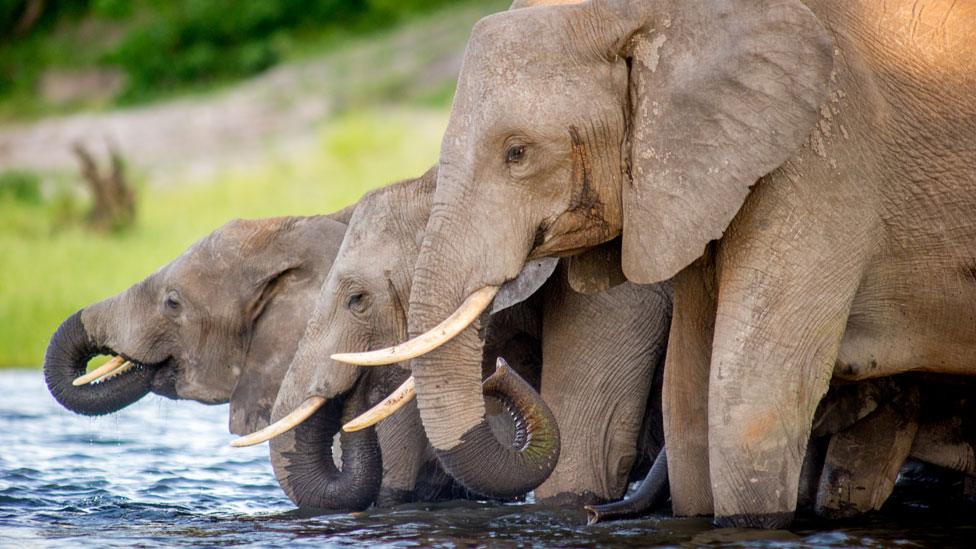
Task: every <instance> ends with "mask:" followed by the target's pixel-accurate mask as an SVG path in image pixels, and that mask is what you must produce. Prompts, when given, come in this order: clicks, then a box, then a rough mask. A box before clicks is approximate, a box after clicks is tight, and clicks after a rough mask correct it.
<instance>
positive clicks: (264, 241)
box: [44, 212, 347, 434]
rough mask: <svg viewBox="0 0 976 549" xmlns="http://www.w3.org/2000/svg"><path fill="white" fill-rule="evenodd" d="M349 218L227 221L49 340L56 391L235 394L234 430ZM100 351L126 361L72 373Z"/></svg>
mask: <svg viewBox="0 0 976 549" xmlns="http://www.w3.org/2000/svg"><path fill="white" fill-rule="evenodd" d="M345 219H347V212H339V214H336V215H334V216H332V217H327V216H319V217H279V218H271V219H260V220H253V221H245V220H236V221H232V222H230V223H228V224H226V225H224V226H223V227H221V228H220V229H218V230H217V231H215V232H214V233H212V234H210V235H209V236H207V237H205V238H204V239H202V240H200V241H199V242H197V243H196V244H194V245H193V246H192V247H191V248H190V249H188V250H187V251H186V252H184V253H183V254H182V255H181V256H180V257H178V258H177V259H176V260H174V261H173V262H171V263H169V264H167V265H165V266H164V267H162V268H161V269H159V270H158V271H156V272H155V273H153V274H151V275H150V276H148V277H147V278H146V279H145V280H143V281H141V282H139V283H138V284H136V285H134V286H132V287H130V288H129V289H127V290H125V291H123V292H122V293H120V294H118V295H116V296H113V297H111V298H108V299H106V300H104V301H101V302H98V303H95V304H92V305H89V306H88V307H85V308H84V309H82V310H81V311H78V312H77V313H75V314H73V315H72V316H70V317H69V318H68V319H67V320H65V321H64V323H63V324H62V325H61V326H60V327H59V328H58V330H57V331H56V332H55V334H54V336H53V337H52V338H51V342H50V344H49V346H48V349H47V353H46V356H45V359H44V376H45V379H46V381H47V385H48V388H49V389H50V391H51V394H52V395H53V396H54V398H55V399H56V400H57V401H58V402H59V403H61V404H62V405H63V406H64V407H65V408H68V409H69V410H71V411H73V412H77V413H79V414H85V415H101V414H108V413H112V412H115V411H117V410H119V409H121V408H123V407H125V406H127V405H129V404H131V403H133V402H135V401H137V400H139V399H140V398H142V397H143V396H145V395H146V394H147V393H149V392H150V391H151V392H155V393H157V394H160V395H163V396H166V397H169V398H179V399H191V400H196V401H198V402H202V403H205V404H220V403H226V402H230V430H231V432H234V433H238V434H242V433H246V432H251V431H253V430H254V429H256V428H260V427H262V426H264V425H266V424H267V422H268V419H269V416H270V411H271V405H272V403H273V402H274V399H275V397H276V395H277V391H278V384H279V382H280V380H281V378H282V377H283V376H284V373H285V370H286V368H287V366H288V364H289V363H290V361H291V357H292V355H293V354H294V351H295V348H296V347H297V346H298V341H299V339H300V337H301V333H302V330H303V329H304V326H305V322H306V320H307V319H308V317H309V316H310V314H311V303H312V301H313V296H314V295H315V294H316V293H317V291H318V289H319V287H320V286H321V283H322V280H324V278H325V275H326V273H327V272H328V270H329V268H330V267H331V265H332V259H333V258H334V257H335V253H336V251H337V250H338V248H339V244H340V243H341V241H342V237H343V235H344V233H345V228H346V225H345V223H344V222H343V221H344V220H345ZM95 355H116V356H118V357H121V358H124V360H126V361H128V362H129V363H130V365H127V366H124V367H122V368H120V369H118V370H117V371H116V372H114V374H109V375H108V376H107V377H106V378H105V379H103V380H100V381H94V382H92V383H83V384H79V385H76V384H74V383H73V381H74V380H75V379H76V378H78V377H79V376H81V375H82V374H84V373H85V370H86V366H87V362H88V360H89V359H91V358H92V357H93V356H95ZM118 362H119V363H121V359H120V360H119V361H118Z"/></svg>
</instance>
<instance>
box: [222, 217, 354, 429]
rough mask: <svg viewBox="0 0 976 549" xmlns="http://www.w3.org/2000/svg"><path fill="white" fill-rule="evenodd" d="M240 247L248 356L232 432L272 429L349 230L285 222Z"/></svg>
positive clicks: (328, 222)
mask: <svg viewBox="0 0 976 549" xmlns="http://www.w3.org/2000/svg"><path fill="white" fill-rule="evenodd" d="M260 229H261V230H260V231H255V232H254V233H253V234H251V235H248V238H246V239H244V240H243V241H242V242H243V244H242V247H241V253H242V255H243V256H245V257H248V258H249V259H250V261H249V271H250V273H251V277H250V278H251V280H250V284H249V285H250V287H251V289H250V290H248V292H247V293H248V294H249V295H250V296H251V298H250V300H249V303H248V305H247V307H246V310H247V312H246V314H247V316H248V324H249V331H250V339H249V344H248V346H247V354H246V356H245V359H244V365H243V367H242V368H241V372H240V375H239V376H238V379H237V385H236V386H235V387H234V391H233V393H232V394H231V397H230V432H231V433H234V434H237V435H245V434H248V433H253V432H254V431H257V430H258V429H261V428H263V427H265V426H267V425H268V423H269V420H270V418H271V409H272V407H273V406H274V403H275V399H276V398H277V396H278V389H279V387H280V386H281V382H282V380H283V379H284V377H285V373H286V372H287V370H288V366H289V365H290V364H291V361H292V358H293V356H294V354H295V351H296V350H297V349H298V344H299V341H300V340H301V337H302V335H303V334H304V333H305V326H306V324H307V323H308V319H309V318H311V316H312V311H313V308H314V306H315V302H316V297H317V296H318V293H319V290H320V288H321V287H322V283H323V281H324V280H325V277H326V275H327V274H328V272H329V269H330V268H331V266H332V263H333V261H334V260H335V257H336V255H337V254H338V251H339V247H340V246H341V244H342V239H343V237H344V236H345V231H346V225H345V224H343V223H340V222H337V221H335V220H333V219H331V218H330V217H329V216H316V217H309V218H286V219H282V220H281V222H279V223H276V224H269V225H267V226H265V227H261V228H260Z"/></svg>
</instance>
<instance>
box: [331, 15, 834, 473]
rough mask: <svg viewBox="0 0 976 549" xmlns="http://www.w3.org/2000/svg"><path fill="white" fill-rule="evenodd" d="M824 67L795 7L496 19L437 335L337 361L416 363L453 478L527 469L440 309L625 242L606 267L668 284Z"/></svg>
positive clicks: (768, 161)
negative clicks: (498, 435)
mask: <svg viewBox="0 0 976 549" xmlns="http://www.w3.org/2000/svg"><path fill="white" fill-rule="evenodd" d="M831 67H832V48H831V41H830V39H829V35H828V33H827V32H826V31H825V29H824V28H823V27H822V26H821V24H820V22H819V21H818V19H817V18H816V17H815V16H814V15H813V14H812V13H811V12H810V11H809V10H808V9H807V8H806V7H805V6H804V5H802V4H801V3H800V2H799V1H797V0H787V1H785V2H765V1H761V0H752V1H749V0H722V1H704V0H691V1H684V0H682V1H677V0H655V1H646V0H641V1H636V0H608V1H603V2H597V1H593V2H586V3H582V4H574V5H556V6H535V7H527V8H524V9H520V10H515V11H509V12H505V13H500V14H496V15H492V16H490V17H487V18H485V19H483V20H482V21H480V22H479V23H478V24H477V25H476V26H475V28H474V31H473V33H472V36H471V39H470V42H469V43H468V47H467V50H466V52H465V55H464V61H463V65H462V71H461V75H460V78H459V81H458V87H457V93H456V96H455V100H454V105H453V107H452V113H451V118H450V122H449V125H448V129H447V131H446V133H445V135H444V139H443V143H442V147H441V155H440V162H441V169H440V172H439V174H438V179H437V189H436V192H435V196H434V206H433V209H432V211H431V215H430V219H429V222H428V224H427V229H426V233H425V238H424V240H423V242H422V244H421V247H420V254H419V257H418V260H417V265H416V269H415V271H414V278H413V289H412V293H411V297H410V305H409V310H410V313H409V315H408V319H407V320H408V321H407V325H408V334H409V335H410V336H411V338H415V341H418V342H423V343H424V344H423V345H414V341H411V342H408V343H406V344H404V345H400V346H398V347H397V349H396V350H395V351H398V352H389V353H382V352H381V353H374V354H372V355H370V356H367V357H363V356H352V357H344V360H347V361H349V362H350V363H364V362H366V361H369V360H372V359H373V358H374V357H375V356H377V355H382V356H384V357H386V358H385V360H389V361H396V360H403V359H405V358H413V362H412V365H411V367H412V371H413V375H414V377H415V378H416V391H417V401H418V407H419V409H420V414H421V417H422V419H423V423H424V427H425V430H426V433H427V435H428V438H429V439H430V441H431V443H432V444H433V446H434V448H435V449H436V450H437V452H438V455H439V456H440V459H441V462H442V463H443V464H444V465H445V467H446V468H447V469H448V471H450V472H451V473H452V474H453V475H455V476H456V477H457V478H459V479H461V480H462V482H465V480H466V479H468V478H472V477H473V476H475V475H477V474H479V470H481V473H480V474H483V473H484V471H483V470H484V464H485V463H488V464H499V470H496V471H489V474H500V471H501V470H504V471H505V472H506V474H508V475H522V476H523V478H524V479H525V480H526V481H531V479H532V478H533V471H534V468H533V466H532V465H531V464H528V463H521V462H515V461H512V460H511V459H509V458H508V457H506V456H508V449H507V448H505V447H504V446H503V445H500V444H497V443H493V442H492V441H490V439H489V436H488V430H487V427H486V422H485V407H484V402H483V399H482V398H481V389H480V379H479V374H480V369H479V365H480V357H479V356H478V353H477V352H476V350H477V344H476V341H477V330H476V328H475V327H473V326H469V327H467V328H464V329H460V328H459V327H457V326H453V327H454V328H457V329H454V330H452V331H450V332H446V331H445V330H444V329H443V328H444V323H442V321H444V319H445V318H449V319H452V320H453V319H457V318H463V319H472V318H476V317H477V310H467V309H471V308H474V309H477V308H478V307H482V306H486V304H487V303H488V302H490V297H491V295H492V293H493V291H494V290H493V289H495V288H497V287H499V286H501V285H502V284H503V283H505V282H506V281H508V280H511V279H512V278H514V277H515V276H516V275H517V274H518V273H519V272H520V270H521V269H522V268H523V265H524V264H525V262H526V260H528V259H532V258H537V257H543V256H574V255H577V254H582V253H585V252H588V251H590V250H594V249H595V248H596V247H598V246H600V245H601V244H602V243H604V242H607V241H610V240H612V239H615V238H616V237H618V236H620V237H621V238H622V242H621V252H620V259H619V260H618V262H617V263H616V264H612V265H610V266H611V267H612V268H614V269H617V270H619V269H620V268H621V267H622V270H623V273H624V274H625V275H626V277H627V279H629V280H630V281H632V282H637V283H653V282H658V281H662V280H666V279H669V278H671V277H672V276H673V275H675V273H677V272H678V271H680V270H681V269H683V268H684V267H685V266H687V265H688V264H690V263H691V262H692V261H694V260H695V259H696V258H698V257H699V256H701V255H702V253H703V250H704V248H705V246H706V244H707V243H708V242H709V241H711V240H713V239H716V238H719V237H720V236H721V235H722V233H723V231H724V230H725V228H726V227H727V226H728V224H729V223H730V221H731V220H732V218H733V217H734V216H735V215H736V212H737V211H738V210H739V208H740V206H742V204H743V202H744V200H745V199H746V197H747V195H748V193H749V189H750V186H751V185H753V184H754V183H755V182H756V181H757V179H758V178H760V177H761V176H763V175H764V174H766V173H767V172H769V171H771V170H773V169H774V168H776V167H777V166H779V164H781V163H782V162H783V161H785V160H786V159H787V158H788V157H789V155H790V154H791V153H792V152H793V151H794V150H795V149H797V148H799V147H800V146H801V145H802V144H803V142H804V140H805V139H806V138H807V136H808V134H809V132H810V130H811V129H812V128H813V127H814V125H815V123H816V122H817V119H818V110H819V108H820V105H821V103H822V102H823V100H824V98H825V95H826V88H827V83H828V81H829V78H830V72H831ZM571 263H572V264H573V265H574V267H573V268H572V269H571V270H575V269H579V268H583V269H586V268H593V267H594V266H600V265H607V262H600V261H577V260H576V259H575V258H574V260H573V261H572V262H571ZM580 276H581V274H580V273H576V274H572V273H571V279H578V278H579V277H580ZM611 278H612V277H603V279H604V280H608V279H611ZM472 296H473V297H472ZM462 305H463V307H462ZM459 308H460V310H459ZM455 334H457V335H455ZM452 336H453V339H452ZM431 340H435V341H434V342H431ZM438 345H439V346H438ZM432 348H436V350H433V351H431V350H430V349H432ZM428 351H429V352H428ZM424 352H427V354H422V353H424ZM420 355H422V356H420Z"/></svg>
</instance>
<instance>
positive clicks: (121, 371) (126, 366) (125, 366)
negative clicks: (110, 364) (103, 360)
mask: <svg viewBox="0 0 976 549" xmlns="http://www.w3.org/2000/svg"><path fill="white" fill-rule="evenodd" d="M135 367H136V365H135V364H133V363H131V362H129V361H128V360H127V361H125V364H123V365H121V366H119V367H118V368H116V369H115V370H112V371H111V372H109V373H107V374H105V375H103V376H102V377H100V378H98V379H96V380H95V381H93V383H101V382H103V381H108V380H110V379H112V378H113V377H115V376H117V375H121V374H124V373H126V372H128V371H129V370H131V369H133V368H135Z"/></svg>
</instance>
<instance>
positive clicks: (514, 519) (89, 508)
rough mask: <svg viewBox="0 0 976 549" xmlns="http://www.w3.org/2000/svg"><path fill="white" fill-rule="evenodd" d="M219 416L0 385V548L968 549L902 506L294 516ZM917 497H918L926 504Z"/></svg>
mask: <svg viewBox="0 0 976 549" xmlns="http://www.w3.org/2000/svg"><path fill="white" fill-rule="evenodd" d="M226 423H227V408H226V407H225V406H214V407H206V406H201V405H199V404H194V403H187V402H172V401H167V400H164V399H161V398H157V397H149V398H146V399H144V400H143V401H141V402H139V403H138V404H136V405H134V406H131V407H129V408H128V409H126V410H123V411H122V412H121V413H118V414H115V415H113V416H110V417H105V418H97V419H91V418H85V417H81V416H76V415H73V414H71V413H69V412H67V411H65V410H63V409H62V408H60V406H58V405H57V404H56V403H55V402H54V400H53V399H52V398H51V397H50V396H49V395H48V393H47V390H46V389H45V388H44V386H43V382H42V380H41V374H40V372H39V371H8V372H0V546H3V547H19V548H26V547H31V548H33V547H48V546H51V547H157V546H161V545H162V546H190V547H217V546H255V547H260V546H302V545H308V546H315V547H322V546H330V545H331V546H344V547H349V546H353V547H357V546H362V547H366V546H368V547H383V546H386V547H429V546H440V547H466V546H475V545H498V546H506V547H509V546H529V547H541V546H545V547H551V546H571V547H579V546H593V545H598V546H633V547H638V546H642V547H646V546H650V545H700V544H705V543H709V544H714V545H738V546H749V547H753V546H757V545H764V546H768V547H793V546H796V547H800V546H856V545H864V546H879V547H881V546H892V545H899V546H909V547H912V546H940V547H946V546H953V545H956V546H972V543H967V542H971V541H973V540H976V528H973V527H971V526H969V524H976V521H974V520H971V519H969V518H968V517H971V516H974V515H973V510H974V509H973V508H972V507H965V508H960V507H959V506H958V505H957V504H955V503H954V504H953V506H949V507H946V506H942V507H941V508H934V507H930V506H925V505H920V504H919V503H918V501H917V500H916V499H913V497H912V495H911V494H909V495H907V496H901V497H900V499H899V501H897V502H893V503H892V504H891V505H889V506H888V508H886V510H885V513H883V514H878V515H875V516H872V517H870V518H868V519H861V520H858V521H855V522H845V523H842V524H823V523H821V524H817V523H810V522H800V523H799V524H798V526H797V527H796V528H794V529H793V531H791V532H786V531H780V532H755V531H735V530H717V529H713V528H711V526H710V525H709V523H708V521H707V520H702V519H671V518H668V517H665V516H659V517H654V518H649V519H644V520H634V521H625V522H617V523H610V524H606V525H597V526H593V527H586V526H582V523H583V516H582V514H581V513H579V512H578V511H577V510H575V509H568V510H553V509H544V508H541V507H538V506H533V505H514V504H510V505H499V504H488V503H479V502H447V503H441V504H436V505H419V504H418V505H408V506H401V507H397V508H394V509H386V510H372V511H368V512H365V513H355V514H348V513H344V514H333V515H323V516H307V515H304V514H301V513H298V512H296V511H294V510H293V507H292V506H291V504H290V502H289V501H288V499H287V498H286V497H285V496H284V495H283V494H282V492H281V491H280V489H279V488H278V485H277V483H276V482H275V480H274V477H273V476H272V473H271V467H270V465H269V464H268V456H267V447H266V446H258V447H254V448H246V449H232V448H229V447H228V446H227V443H228V442H229V441H230V440H231V439H232V438H233V437H232V436H231V435H230V434H229V433H228V432H227V427H226ZM930 491H931V490H929V489H928V488H926V489H924V490H922V492H930Z"/></svg>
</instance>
